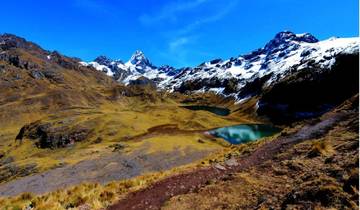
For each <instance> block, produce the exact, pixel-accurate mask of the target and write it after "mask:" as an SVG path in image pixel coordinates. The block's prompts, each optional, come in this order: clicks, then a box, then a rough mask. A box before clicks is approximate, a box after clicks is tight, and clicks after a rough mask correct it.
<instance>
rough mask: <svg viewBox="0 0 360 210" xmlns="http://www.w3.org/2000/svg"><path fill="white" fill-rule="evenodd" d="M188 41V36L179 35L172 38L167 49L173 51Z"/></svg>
mask: <svg viewBox="0 0 360 210" xmlns="http://www.w3.org/2000/svg"><path fill="white" fill-rule="evenodd" d="M189 41H190V38H189V37H180V38H177V39H175V40H172V41H171V42H170V43H169V50H170V51H171V52H174V51H176V50H178V49H179V48H181V47H183V46H184V45H186V44H187V43H189Z"/></svg>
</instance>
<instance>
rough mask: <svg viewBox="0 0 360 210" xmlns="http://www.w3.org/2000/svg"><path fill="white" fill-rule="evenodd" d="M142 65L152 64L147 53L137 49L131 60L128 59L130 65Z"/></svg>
mask: <svg viewBox="0 0 360 210" xmlns="http://www.w3.org/2000/svg"><path fill="white" fill-rule="evenodd" d="M129 64H132V65H142V66H145V65H146V66H152V64H151V62H150V61H149V59H148V58H147V57H146V56H145V54H144V53H143V52H142V51H140V50H136V51H135V52H134V54H133V55H132V56H131V58H130V60H129V61H128V65H129Z"/></svg>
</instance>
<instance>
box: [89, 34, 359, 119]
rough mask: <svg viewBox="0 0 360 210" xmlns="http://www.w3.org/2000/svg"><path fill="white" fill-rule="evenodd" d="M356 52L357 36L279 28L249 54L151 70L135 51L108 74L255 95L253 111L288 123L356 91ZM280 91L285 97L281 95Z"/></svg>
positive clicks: (181, 88)
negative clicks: (323, 37)
mask: <svg viewBox="0 0 360 210" xmlns="http://www.w3.org/2000/svg"><path fill="white" fill-rule="evenodd" d="M358 55H359V38H335V37H333V38H330V39H328V40H324V41H319V40H318V39H317V38H315V37H314V36H313V35H311V34H309V33H304V34H294V33H292V32H289V31H284V32H280V33H278V34H276V35H275V37H274V38H273V39H272V40H270V41H269V42H268V43H267V44H266V45H265V46H264V47H263V48H260V49H258V50H255V51H252V52H251V53H249V54H245V55H241V56H239V57H233V58H230V59H228V60H221V59H215V60H212V61H209V62H204V63H202V64H200V65H199V66H197V67H194V68H190V67H187V68H181V69H175V68H172V67H169V66H166V67H160V68H157V67H155V66H154V65H152V64H151V62H150V61H149V60H148V59H147V58H146V57H145V56H144V54H143V53H141V52H140V51H137V52H136V53H135V54H134V55H133V56H132V58H131V59H130V60H129V61H128V62H127V63H125V64H123V63H122V62H121V63H120V64H121V65H120V64H118V65H117V67H118V68H119V69H122V70H121V72H124V73H122V74H121V75H122V76H121V77H116V76H114V77H115V79H116V80H118V81H119V82H121V83H124V84H129V82H130V81H131V80H136V79H138V78H141V77H146V78H148V79H150V80H153V81H154V82H155V83H156V84H157V87H158V88H159V89H163V90H167V91H169V92H180V93H185V94H187V93H209V92H213V93H215V94H218V95H221V96H223V97H231V98H233V99H234V100H235V102H237V103H244V102H246V101H248V100H249V99H251V98H252V97H257V98H258V99H257V103H256V107H254V109H255V110H256V111H257V113H258V114H259V115H265V116H267V117H270V119H271V120H272V121H273V122H281V121H283V120H284V119H286V120H289V121H294V120H296V119H302V118H308V117H313V116H319V115H320V114H322V113H324V112H326V111H328V110H330V109H331V108H332V107H334V106H336V105H339V103H341V102H342V101H343V100H345V99H347V98H349V97H351V96H352V95H353V94H355V93H356V92H357V91H358V90H357V86H356V84H358V81H357V78H358ZM97 60H98V59H97ZM116 62H119V61H111V62H110V63H111V65H107V63H106V62H100V64H101V65H103V66H104V68H105V69H108V70H106V71H107V72H118V71H117V70H116V71H115V70H111V69H114V68H112V65H113V64H114V63H116ZM83 64H84V65H92V66H95V67H96V66H98V65H99V63H98V62H91V63H89V64H86V63H83ZM112 74H114V75H116V73H112ZM290 83H291V84H292V85H290ZM332 83H337V84H338V85H337V86H333V85H332ZM282 84H285V85H282ZM349 84H350V85H349ZM291 87H292V89H291ZM289 88H290V89H289ZM302 90H306V91H302ZM284 94H286V97H282V96H281V95H283V96H285V95H284ZM308 99H309V100H308Z"/></svg>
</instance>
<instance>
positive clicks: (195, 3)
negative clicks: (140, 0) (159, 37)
mask: <svg viewBox="0 0 360 210" xmlns="http://www.w3.org/2000/svg"><path fill="white" fill-rule="evenodd" d="M209 1H211V0H192V1H191V0H187V1H177V2H172V3H169V4H166V5H164V6H163V7H162V8H161V9H160V11H159V12H157V13H156V14H143V15H141V16H140V17H139V20H140V22H141V23H143V24H147V25H149V24H153V23H158V22H161V21H164V20H171V21H176V20H177V19H178V15H179V14H180V13H181V12H186V11H188V10H192V9H195V8H197V7H199V6H201V5H203V4H205V3H207V2H209Z"/></svg>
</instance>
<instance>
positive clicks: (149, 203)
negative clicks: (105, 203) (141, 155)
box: [108, 114, 344, 210]
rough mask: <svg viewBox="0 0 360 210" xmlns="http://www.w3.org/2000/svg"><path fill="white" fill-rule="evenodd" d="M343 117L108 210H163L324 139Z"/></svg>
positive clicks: (142, 192) (173, 180)
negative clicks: (220, 181)
mask: <svg viewBox="0 0 360 210" xmlns="http://www.w3.org/2000/svg"><path fill="white" fill-rule="evenodd" d="M343 116H344V115H343V114H333V115H330V116H328V117H327V118H326V119H323V120H321V121H320V122H318V123H316V124H314V125H307V126H304V127H303V128H301V129H300V130H298V131H297V132H295V133H293V134H289V135H287V136H280V137H278V138H277V139H275V140H273V141H271V142H268V143H265V144H263V145H262V146H260V147H259V148H258V149H257V150H255V151H254V152H253V153H252V154H250V155H248V156H247V157H245V158H241V159H238V160H237V162H238V164H237V165H236V166H227V165H223V166H220V165H214V166H211V167H204V168H201V169H197V170H194V171H191V172H187V173H183V174H179V175H175V176H172V177H169V178H166V179H164V180H161V181H159V182H156V183H154V184H153V185H151V186H150V187H148V188H146V189H143V190H140V191H136V192H133V193H130V194H129V195H128V196H127V197H126V198H125V199H123V200H120V201H119V202H118V203H116V204H114V205H113V206H110V207H109V208H108V209H110V210H115V209H139V210H140V209H160V208H161V206H162V205H163V204H164V202H166V201H167V200H169V199H170V198H171V197H173V196H176V195H180V194H185V193H189V192H192V191H193V192H194V191H197V190H199V189H200V188H201V187H202V186H204V185H206V183H208V182H209V181H210V180H213V179H222V178H225V177H227V176H229V175H231V174H232V173H235V172H240V171H243V170H245V169H248V168H250V167H253V166H257V165H259V164H261V163H263V162H265V161H267V160H271V159H273V158H274V157H275V156H276V154H278V153H279V152H280V151H283V150H286V149H288V148H289V147H290V146H292V145H294V144H297V143H299V142H301V141H304V140H307V139H311V138H316V137H318V136H321V135H324V134H325V133H327V131H328V130H329V129H330V128H332V127H333V126H334V125H335V124H336V123H337V122H339V120H341V119H342V117H343Z"/></svg>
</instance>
